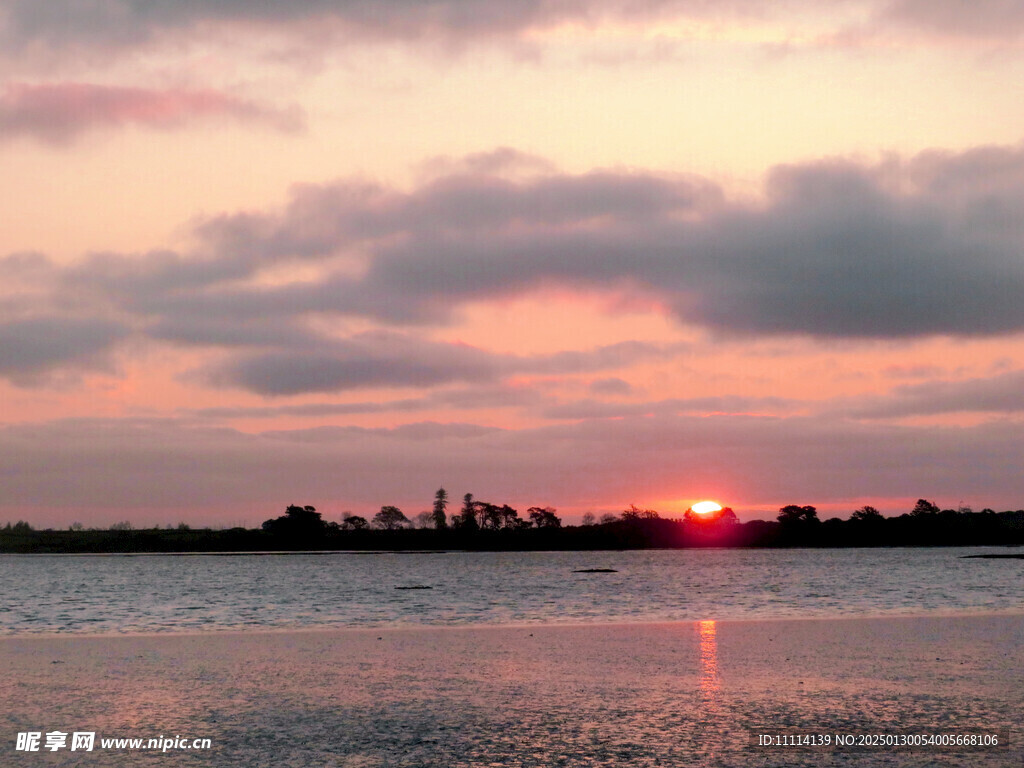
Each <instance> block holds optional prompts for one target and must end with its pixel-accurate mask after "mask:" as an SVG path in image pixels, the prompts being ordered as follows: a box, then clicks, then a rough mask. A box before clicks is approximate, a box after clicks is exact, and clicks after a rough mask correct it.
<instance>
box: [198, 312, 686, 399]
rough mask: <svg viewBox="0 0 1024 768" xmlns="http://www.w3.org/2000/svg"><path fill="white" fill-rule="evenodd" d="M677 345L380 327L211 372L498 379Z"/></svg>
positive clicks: (294, 378) (359, 380) (322, 385)
mask: <svg viewBox="0 0 1024 768" xmlns="http://www.w3.org/2000/svg"><path fill="white" fill-rule="evenodd" d="M678 349H679V348H678V347H677V346H665V347H662V346H658V345H653V344H644V343H641V342H624V343H620V344H613V345H608V346H604V347H597V348H595V349H592V350H588V351H572V352H559V353H555V354H553V355H538V356H519V355H507V354H506V355H502V354H494V353H490V352H487V351H486V350H483V349H479V348H477V347H471V346H468V345H466V344H452V343H446V342H431V341H426V340H424V339H422V338H418V337H416V336H410V335H405V334H398V333H390V332H385V331H373V332H367V333H362V334H358V335H356V336H353V337H351V338H348V339H331V340H327V339H324V340H322V341H321V342H320V343H319V344H318V345H317V346H316V348H314V349H309V350H291V351H283V350H271V351H266V352H257V353H248V354H243V355H239V356H236V357H233V358H231V359H229V360H228V361H226V362H224V363H219V364H216V365H214V366H212V367H211V368H210V369H208V370H207V371H206V376H207V377H208V378H209V379H210V380H211V382H212V383H214V384H218V385H221V386H235V387H241V388H243V389H247V390H249V391H251V392H255V393H258V394H261V395H269V396H275V395H296V394H303V393H308V392H333V391H342V390H349V389H359V388H366V387H433V386H438V385H445V384H451V383H456V382H462V383H485V384H486V383H491V384H494V383H497V382H499V381H500V380H501V379H502V378H504V377H506V376H509V375H512V374H517V373H534V374H550V375H563V374H573V373H584V372H589V371H593V370H602V369H606V368H617V367H620V366H623V365H629V364H631V363H634V362H637V361H638V360H643V359H652V358H666V357H671V356H673V355H675V354H677V351H678ZM452 397H453V398H454V399H453V400H452V401H451V403H455V404H458V405H459V406H460V407H465V404H466V402H468V401H471V400H472V399H473V398H474V396H473V395H472V394H470V395H466V394H463V395H461V396H458V395H453V396H452ZM476 399H477V401H478V402H479V403H481V407H484V406H485V405H490V404H492V403H493V400H492V399H491V397H489V396H485V397H483V398H481V397H480V396H479V394H477V395H476ZM438 404H442V403H440V402H439V403H438Z"/></svg>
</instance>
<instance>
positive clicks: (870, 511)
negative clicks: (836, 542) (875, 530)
mask: <svg viewBox="0 0 1024 768" xmlns="http://www.w3.org/2000/svg"><path fill="white" fill-rule="evenodd" d="M850 519H851V520H853V521H854V522H857V523H873V522H877V521H879V520H884V519H885V518H883V517H882V513H881V512H879V511H878V510H877V509H875V508H874V507H870V506H863V507H861V508H860V509H855V510H854V511H853V514H851V515H850Z"/></svg>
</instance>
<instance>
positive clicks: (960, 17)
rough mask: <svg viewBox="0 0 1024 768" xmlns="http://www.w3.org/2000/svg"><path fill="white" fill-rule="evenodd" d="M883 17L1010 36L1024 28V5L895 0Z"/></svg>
mask: <svg viewBox="0 0 1024 768" xmlns="http://www.w3.org/2000/svg"><path fill="white" fill-rule="evenodd" d="M880 19H881V20H882V21H894V22H898V23H902V24H907V25H910V26H913V27H918V28H922V29H925V30H931V31H936V32H941V33H943V34H945V35H949V36H955V37H961V36H978V37H988V38H1007V37H1016V36H1018V35H1020V33H1021V32H1022V31H1024V7H1022V6H1021V4H1020V3H1019V2H1015V0H993V1H992V2H986V3H976V4H975V3H966V2H963V0H894V2H891V3H890V4H889V5H888V6H887V7H885V8H884V10H883V11H882V13H881V14H880Z"/></svg>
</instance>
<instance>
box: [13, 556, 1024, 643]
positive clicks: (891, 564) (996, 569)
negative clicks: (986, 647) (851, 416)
mask: <svg viewBox="0 0 1024 768" xmlns="http://www.w3.org/2000/svg"><path fill="white" fill-rule="evenodd" d="M994 551H999V550H993V549H991V548H962V549H954V548H922V549H844V550H801V549H789V550H654V551H652V550H646V551H629V552H515V553H493V552H449V553H336V554H335V553H332V554H296V555H245V556H227V555H224V556H220V555H206V556H203V555H194V556H193V555H174V556H172V555H135V556H68V555H2V556H0V594H2V595H3V596H4V597H3V601H2V603H0V633H3V634H7V635H12V634H29V633H41V632H76V633H111V632H114V633H118V632H170V631H183V630H185V631H189V630H201V629H231V628H240V627H259V628H298V627H344V626H402V625H487V624H520V623H576V622H582V623H587V622H619V621H630V622H632V621H673V620H684V621H685V620H706V619H744V618H768V617H821V616H858V615H888V614H940V613H970V612H985V611H992V612H1001V611H1022V610H1024V586H1022V584H1024V581H1022V579H1021V577H1022V575H1024V560H992V559H962V556H963V555H966V554H981V553H986V552H994ZM590 568H607V569H614V571H615V572H614V573H577V572H576V571H579V570H583V569H590ZM408 587H429V589H422V588H419V589H408Z"/></svg>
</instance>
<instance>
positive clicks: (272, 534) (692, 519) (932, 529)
mask: <svg viewBox="0 0 1024 768" xmlns="http://www.w3.org/2000/svg"><path fill="white" fill-rule="evenodd" d="M1021 544H1024V510H1016V511H1006V512H995V511H993V510H991V509H983V510H981V511H980V512H974V511H973V510H971V509H970V508H968V507H960V508H958V509H955V510H954V509H940V508H939V507H938V506H936V505H935V504H933V503H932V502H930V501H927V500H926V499H919V500H918V502H917V504H916V505H915V506H914V507H913V508H912V509H911V510H910V511H908V512H907V513H905V514H902V515H899V516H898V517H885V516H883V515H882V514H881V513H880V512H879V511H878V510H877V509H875V508H873V507H869V506H868V507H861V508H860V509H858V510H855V511H854V512H853V513H852V514H851V515H850V518H849V519H847V520H841V519H839V518H830V519H828V520H821V519H819V517H818V512H817V509H816V508H815V507H813V506H810V505H798V504H790V505H787V506H784V507H782V508H781V509H779V512H778V515H777V517H776V519H775V520H772V521H768V520H753V521H750V522H747V523H740V522H738V520H737V518H736V515H735V514H734V513H733V511H732V510H731V509H729V508H728V507H726V508H724V509H722V510H719V511H717V512H713V513H710V514H703V515H702V514H697V513H695V512H693V511H692V510H687V511H686V513H685V514H684V515H683V516H682V517H681V518H666V517H663V516H662V515H661V514H660V513H658V512H657V511H655V510H651V509H640V508H638V507H635V506H630V507H629V508H628V509H626V510H624V511H623V512H622V513H620V514H606V515H603V516H602V517H601V518H600V519H597V518H595V516H594V515H585V516H584V518H583V524H582V525H578V526H563V525H562V521H561V519H560V518H559V517H558V515H557V510H555V509H554V508H552V507H540V506H537V507H530V508H529V509H527V511H526V514H525V516H520V514H519V512H518V510H516V509H513V508H512V507H510V506H508V505H505V504H501V505H498V504H491V503H489V502H482V501H478V500H475V499H474V498H473V496H472V494H466V496H465V497H463V500H462V504H461V506H460V507H459V508H458V509H457V510H456V511H453V512H452V513H451V514H449V508H448V496H447V493H446V492H445V491H444V489H440V490H438V492H437V494H435V497H434V504H433V507H432V508H431V509H430V510H427V511H424V512H421V513H420V514H418V515H415V516H414V517H413V518H412V519H410V518H409V517H407V516H406V514H405V513H404V512H402V510H400V509H399V508H398V507H394V506H383V507H381V509H380V511H379V512H377V513H376V514H375V515H374V516H373V517H371V518H370V519H366V518H364V517H361V516H356V515H351V514H346V515H344V516H343V517H342V518H341V519H340V520H339V521H328V520H324V519H323V516H322V515H321V514H320V513H319V512H317V511H316V508H315V507H312V506H299V505H291V506H289V507H288V508H287V509H286V510H285V513H284V514H283V515H281V516H280V517H276V518H271V519H269V520H267V521H266V522H264V523H263V525H262V526H261V527H260V528H259V529H245V528H230V529H226V530H211V529H208V528H207V529H191V528H189V527H188V526H187V525H184V524H181V525H179V526H177V527H174V528H172V527H168V528H166V529H161V528H142V529H135V528H132V526H131V525H129V524H127V523H119V524H117V525H116V526H112V527H111V528H110V529H107V530H85V529H84V528H82V526H80V525H77V524H76V525H75V526H72V529H69V530H66V531H54V530H45V531H35V530H33V529H32V528H31V526H29V525H28V523H25V522H24V521H19V522H18V523H16V524H14V525H12V524H10V523H8V524H7V526H6V527H3V528H0V551H3V552H36V553H43V552H97V553H101V552H260V551H297V550H314V551H326V550H361V551H369V550H418V551H423V550H451V549H461V550H488V551H494V550H510V551H515V550H597V549H648V548H687V547H884V546H978V545H1021Z"/></svg>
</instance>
